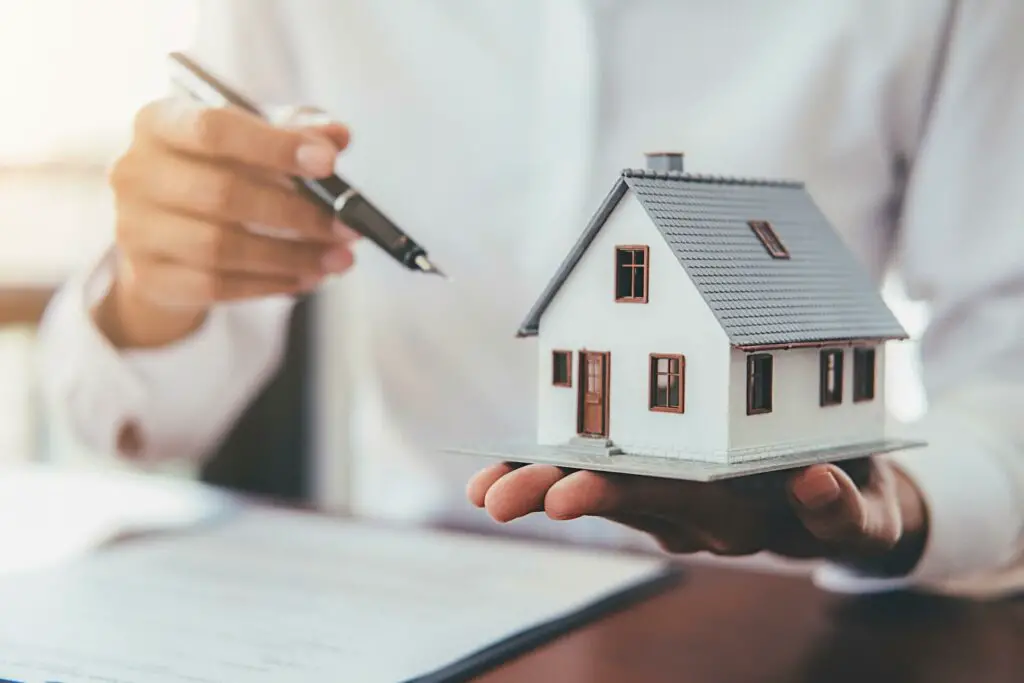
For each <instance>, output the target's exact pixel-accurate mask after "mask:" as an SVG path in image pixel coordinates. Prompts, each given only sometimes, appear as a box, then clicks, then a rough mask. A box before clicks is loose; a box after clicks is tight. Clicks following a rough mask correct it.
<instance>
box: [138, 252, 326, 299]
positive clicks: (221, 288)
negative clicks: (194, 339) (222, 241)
mask: <svg viewBox="0 0 1024 683" xmlns="http://www.w3.org/2000/svg"><path fill="white" fill-rule="evenodd" d="M132 286H133V287H134V288H135V289H136V290H137V291H138V292H140V293H141V294H142V295H143V296H145V297H146V298H148V299H149V300H151V301H153V302H154V303H156V304H159V305H161V306H165V307H180V308H188V309H192V308H195V307H197V306H203V305H209V304H211V303H213V302H218V301H238V300H242V299H249V298H253V297H265V296H273V295H280V294H298V293H301V292H304V291H307V290H308V289H310V283H309V282H306V281H303V280H300V279H298V278H294V277H284V276H270V275H267V276H258V275H250V274H247V273H228V272H223V271H219V272H218V271H207V270H199V269H196V268H190V267H189V266H186V265H182V264H180V263H172V262H167V261H149V262H146V263H145V266H144V267H134V268H133V270H132Z"/></svg>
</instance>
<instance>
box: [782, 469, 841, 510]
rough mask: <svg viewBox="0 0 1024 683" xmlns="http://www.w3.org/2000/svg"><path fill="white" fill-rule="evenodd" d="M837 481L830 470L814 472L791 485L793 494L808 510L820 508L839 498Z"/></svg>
mask: <svg viewBox="0 0 1024 683" xmlns="http://www.w3.org/2000/svg"><path fill="white" fill-rule="evenodd" d="M839 493H840V491H839V482H838V481H836V478H835V477H834V476H833V475H832V473H831V472H827V471H825V472H815V473H813V474H810V475H808V476H807V477H804V478H803V479H801V480H800V481H798V482H797V484H796V485H795V486H794V487H793V496H794V497H795V498H796V499H797V500H798V501H799V502H800V504H801V505H803V506H804V507H805V508H807V509H808V510H820V509H821V508H823V507H825V506H826V505H829V504H830V503H833V502H835V501H836V500H837V499H838V498H839Z"/></svg>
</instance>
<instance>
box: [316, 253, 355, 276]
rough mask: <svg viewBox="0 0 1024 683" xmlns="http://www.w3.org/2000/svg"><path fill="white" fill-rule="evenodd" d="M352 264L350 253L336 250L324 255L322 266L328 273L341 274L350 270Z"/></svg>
mask: <svg viewBox="0 0 1024 683" xmlns="http://www.w3.org/2000/svg"><path fill="white" fill-rule="evenodd" d="M350 262H351V261H350V259H349V255H348V252H346V251H343V250H340V249H335V250H333V251H329V252H327V254H325V255H324V258H323V261H322V265H323V269H324V270H326V271H327V272H328V273H340V272H341V271H343V270H345V269H346V268H348V266H349V263H350Z"/></svg>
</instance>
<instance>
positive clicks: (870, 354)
mask: <svg viewBox="0 0 1024 683" xmlns="http://www.w3.org/2000/svg"><path fill="white" fill-rule="evenodd" d="M873 398H875V350H874V349H854V350H853V400H854V401H870V400H872V399H873Z"/></svg>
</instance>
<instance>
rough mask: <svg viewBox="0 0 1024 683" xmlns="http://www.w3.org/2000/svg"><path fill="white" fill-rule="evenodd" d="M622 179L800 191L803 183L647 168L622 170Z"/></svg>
mask: <svg viewBox="0 0 1024 683" xmlns="http://www.w3.org/2000/svg"><path fill="white" fill-rule="evenodd" d="M622 177H623V178H650V179H652V180H683V181H686V182H691V183H708V184H714V185H763V186H769V187H791V188H794V189H801V188H803V187H804V183H803V182H801V181H799V180H787V179H774V180H773V179H770V178H738V177H735V176H721V175H705V174H699V173H687V172H685V171H652V170H650V169H647V168H624V169H622Z"/></svg>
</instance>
